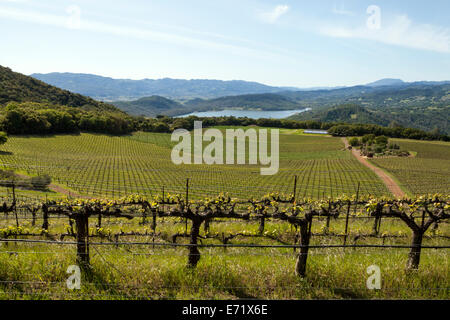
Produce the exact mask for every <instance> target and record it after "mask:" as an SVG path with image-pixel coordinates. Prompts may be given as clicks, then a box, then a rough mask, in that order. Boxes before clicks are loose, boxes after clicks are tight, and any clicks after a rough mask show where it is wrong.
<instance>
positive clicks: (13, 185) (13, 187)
mask: <svg viewBox="0 0 450 320" xmlns="http://www.w3.org/2000/svg"><path fill="white" fill-rule="evenodd" d="M12 194H13V206H14V215H15V217H16V227H17V228H18V227H19V218H18V216H17V207H16V184H15V182H14V181H13V183H12Z"/></svg>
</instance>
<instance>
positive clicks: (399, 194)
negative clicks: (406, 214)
mask: <svg viewBox="0 0 450 320" xmlns="http://www.w3.org/2000/svg"><path fill="white" fill-rule="evenodd" d="M342 142H344V145H345V149H348V147H349V146H350V144H349V143H348V140H347V138H342ZM351 152H352V154H353V156H354V157H355V158H356V159H357V160H358V161H359V162H361V163H362V164H363V165H365V166H366V167H367V168H369V169H370V170H372V171H373V172H375V174H376V175H377V176H378V177H380V179H381V180H382V181H383V183H384V184H385V185H386V187H387V188H388V189H389V191H390V192H391V193H392V194H393V195H394V197H396V198H403V197H404V196H405V195H406V193H405V192H404V191H403V190H402V188H400V186H399V185H398V184H397V182H395V181H394V179H392V178H391V177H390V176H389V175H388V174H387V173H386V172H384V171H383V170H382V169H381V168H378V167H376V166H374V165H373V164H372V163H370V162H369V161H367V158H365V157H363V156H361V155H360V154H359V151H358V150H356V149H354V148H352V150H351Z"/></svg>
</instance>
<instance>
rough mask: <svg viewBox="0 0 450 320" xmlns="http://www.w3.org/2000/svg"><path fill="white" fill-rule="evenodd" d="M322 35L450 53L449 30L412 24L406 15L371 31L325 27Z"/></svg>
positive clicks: (359, 28) (364, 28)
mask: <svg viewBox="0 0 450 320" xmlns="http://www.w3.org/2000/svg"><path fill="white" fill-rule="evenodd" d="M319 32H320V33H321V34H323V35H327V36H330V37H336V38H357V39H367V40H373V41H378V42H382V43H387V44H391V45H397V46H402V47H407V48H414V49H421V50H429V51H435V52H443V53H450V29H449V28H442V27H437V26H433V25H429V24H414V23H413V22H412V21H411V20H410V19H409V18H408V16H407V15H400V16H396V17H395V18H394V19H393V20H392V21H391V22H390V23H386V22H385V21H384V20H383V24H382V27H381V28H380V29H378V30H371V29H369V28H367V27H366V26H364V27H355V28H348V27H339V26H330V25H329V26H325V27H321V28H319Z"/></svg>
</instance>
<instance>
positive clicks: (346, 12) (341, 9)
mask: <svg viewBox="0 0 450 320" xmlns="http://www.w3.org/2000/svg"><path fill="white" fill-rule="evenodd" d="M332 12H333V13H334V14H337V15H343V16H354V15H355V13H354V12H352V11H349V10H347V9H345V8H344V5H342V4H341V5H340V7H339V8H338V7H337V6H336V4H334V6H333V10H332Z"/></svg>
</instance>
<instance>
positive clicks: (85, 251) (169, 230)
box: [0, 128, 450, 299]
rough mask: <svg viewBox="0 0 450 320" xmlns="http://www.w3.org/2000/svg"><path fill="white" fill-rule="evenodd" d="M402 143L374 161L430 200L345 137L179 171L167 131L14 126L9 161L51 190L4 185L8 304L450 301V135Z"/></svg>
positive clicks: (298, 141) (289, 139) (287, 142)
mask: <svg viewBox="0 0 450 320" xmlns="http://www.w3.org/2000/svg"><path fill="white" fill-rule="evenodd" d="M221 129H224V128H221ZM396 142H397V143H399V144H401V145H402V148H405V149H407V150H410V151H412V153H413V154H414V156H413V157H408V158H393V157H391V158H377V159H373V160H370V161H371V162H372V163H374V164H375V165H377V166H379V167H381V168H383V169H384V170H386V171H387V172H389V173H390V174H391V175H392V176H394V177H395V179H396V180H397V181H398V182H399V184H400V186H401V188H402V189H403V190H405V191H406V192H407V193H409V194H410V195H411V196H412V195H413V194H425V195H424V196H412V197H411V198H404V199H393V197H392V195H390V194H389V191H388V189H387V187H386V185H385V184H384V183H383V181H381V180H380V179H379V178H378V176H377V175H376V174H375V173H374V172H373V171H372V170H370V169H369V168H367V167H366V166H364V165H362V164H361V163H360V162H359V161H358V160H356V159H355V158H354V157H353V156H352V154H351V152H350V151H348V150H346V149H345V147H344V144H343V142H342V140H341V139H340V138H333V137H328V136H314V135H312V136H308V135H303V134H302V133H301V132H298V131H296V130H282V131H281V134H280V170H279V172H278V173H277V174H275V175H273V176H262V175H260V174H259V173H260V170H259V168H260V167H259V166H255V165H232V166H230V165H180V166H176V165H174V164H172V162H171V161H170V152H171V149H172V146H173V145H174V143H173V142H171V141H170V135H169V134H164V133H142V132H138V133H134V134H132V135H128V136H107V135H96V134H86V133H82V134H80V135H55V136H45V137H39V136H30V137H23V136H11V137H9V140H8V142H7V143H6V144H5V145H3V146H2V152H0V163H1V164H2V167H3V168H2V169H3V170H7V169H10V170H14V171H15V172H16V173H17V174H19V175H23V176H35V175H43V174H48V175H50V176H51V178H52V185H53V187H52V188H51V190H48V191H45V192H44V191H36V190H34V191H33V190H24V189H20V188H18V187H16V185H15V183H14V181H3V182H4V184H3V187H1V190H0V197H1V199H0V298H2V299H87V298H88V299H205V298H208V299H236V298H248V299H253V298H261V299H330V298H337V299H342V298H363V299H366V298H388V299H404V298H409V299H411V298H413V299H448V297H449V290H450V285H449V282H448V278H449V277H448V273H449V270H450V268H449V262H448V261H449V257H448V253H449V249H450V224H449V222H450V221H449V212H448V210H449V206H450V203H449V198H448V193H449V192H448V191H449V185H450V184H449V182H450V181H449V180H448V176H449V174H446V173H450V172H449V166H448V161H449V160H448V159H449V145H448V143H441V142H418V141H417V142H416V141H414V142H413V141H407V140H398V141H396ZM435 193H440V194H443V195H437V194H435ZM218 194H219V196H217V195H218ZM427 194H428V195H427ZM432 194H434V195H432ZM103 199H104V200H103ZM71 265H78V266H80V267H81V270H82V271H81V274H82V281H81V288H80V289H79V290H70V289H68V287H67V282H66V281H67V279H68V277H69V274H68V273H67V270H68V268H69V266H71ZM370 266H378V267H379V268H380V271H381V288H380V289H377V290H371V289H369V288H368V287H367V285H366V280H367V278H368V273H367V268H368V267H370Z"/></svg>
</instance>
